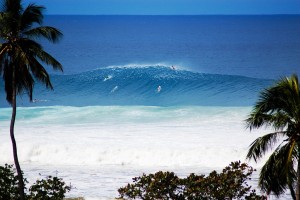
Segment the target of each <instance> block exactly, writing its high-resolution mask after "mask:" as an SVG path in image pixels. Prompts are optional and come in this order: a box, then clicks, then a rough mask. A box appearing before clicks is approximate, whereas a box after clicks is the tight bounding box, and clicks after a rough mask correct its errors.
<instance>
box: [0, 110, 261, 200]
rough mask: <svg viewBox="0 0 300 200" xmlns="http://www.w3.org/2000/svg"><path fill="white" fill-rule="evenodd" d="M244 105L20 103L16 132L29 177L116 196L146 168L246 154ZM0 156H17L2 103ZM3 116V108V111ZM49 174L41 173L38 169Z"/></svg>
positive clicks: (190, 166) (184, 168)
mask: <svg viewBox="0 0 300 200" xmlns="http://www.w3.org/2000/svg"><path fill="white" fill-rule="evenodd" d="M249 110H250V108H248V107H243V108H238V107H221V108H220V107H202V106H179V107H156V106H92V107H62V106H50V107H34V108H19V109H18V119H17V124H16V131H15V132H16V138H17V142H18V148H19V152H20V154H19V159H20V162H21V163H22V166H23V169H24V171H25V172H26V176H28V178H29V180H31V181H32V180H34V179H37V178H41V177H44V176H46V175H56V174H58V176H60V177H63V178H64V180H65V181H66V182H67V183H71V184H72V185H73V186H74V187H75V188H76V189H74V190H72V191H71V193H70V194H69V195H70V196H74V197H76V196H84V197H85V198H89V197H90V198H99V199H112V197H117V188H119V187H121V186H124V185H125V184H126V183H127V182H130V181H131V178H133V177H135V176H139V175H141V174H142V173H150V172H151V173H154V172H156V171H158V170H172V171H175V172H176V173H177V174H178V175H181V176H183V175H188V174H189V173H191V172H195V173H208V172H209V171H211V170H213V169H217V170H220V169H221V168H222V167H225V166H226V165H228V164H229V163H230V162H231V161H236V160H241V161H245V155H246V152H247V148H248V145H249V144H250V142H251V141H253V140H254V139H255V138H256V137H257V136H259V133H251V134H250V133H249V131H246V129H245V124H244V123H243V121H242V120H241V119H245V117H246V113H248V112H249ZM1 112H2V113H3V114H4V115H5V116H6V117H4V119H3V118H2V119H1V121H2V123H1V127H0V128H1V130H2V131H1V134H0V140H1V141H2V144H4V145H1V147H0V152H1V155H2V156H1V160H0V161H1V163H12V162H13V160H12V156H11V155H12V151H11V144H10V139H9V134H7V133H8V131H9V129H8V127H9V115H10V112H11V110H10V109H9V108H6V109H1ZM2 116H3V115H2ZM39 174H42V175H39Z"/></svg>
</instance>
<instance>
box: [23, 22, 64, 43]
mask: <svg viewBox="0 0 300 200" xmlns="http://www.w3.org/2000/svg"><path fill="white" fill-rule="evenodd" d="M23 34H24V35H25V36H27V37H28V38H36V39H38V38H45V39H47V40H49V41H50V42H53V43H56V42H58V41H59V40H60V39H61V37H62V35H63V34H62V33H61V32H60V31H59V30H58V29H56V28H54V27H51V26H40V27H36V28H33V29H31V30H28V31H25V32H24V33H23Z"/></svg>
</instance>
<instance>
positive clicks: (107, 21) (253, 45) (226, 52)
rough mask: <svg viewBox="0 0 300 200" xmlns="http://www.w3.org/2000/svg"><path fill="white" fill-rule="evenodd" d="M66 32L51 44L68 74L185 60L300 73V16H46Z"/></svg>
mask: <svg viewBox="0 0 300 200" xmlns="http://www.w3.org/2000/svg"><path fill="white" fill-rule="evenodd" d="M45 23H46V24H49V25H53V26H55V27H58V28H59V29H61V30H62V32H63V33H64V35H65V37H64V39H63V40H62V41H61V42H60V43H59V44H58V45H51V46H49V45H47V46H46V47H47V49H49V51H50V52H51V53H52V54H53V55H54V56H55V57H57V58H58V60H59V61H61V62H62V64H63V65H64V69H65V74H74V73H79V72H83V71H90V70H94V69H96V68H105V67H107V66H122V65H128V64H150V65H153V64H157V63H165V64H169V65H180V66H184V67H185V68H186V69H187V70H191V71H196V72H200V73H211V74H227V75H228V74H229V75H242V76H250V77H255V78H278V77H279V76H283V75H290V74H291V73H299V71H300V69H299V68H300V67H299V63H300V16H299V15H273V16H47V17H46V20H45Z"/></svg>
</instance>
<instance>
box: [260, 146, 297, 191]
mask: <svg viewBox="0 0 300 200" xmlns="http://www.w3.org/2000/svg"><path fill="white" fill-rule="evenodd" d="M295 147H296V142H295V141H290V142H288V143H287V144H285V145H283V146H279V147H278V148H277V149H276V150H275V151H274V152H273V154H272V155H271V156H270V157H269V159H268V160H267V162H266V163H265V164H264V166H263V167H262V169H261V172H260V176H259V186H260V188H261V189H262V191H264V192H267V193H270V192H273V193H274V194H275V195H276V196H280V195H281V194H283V193H284V192H285V190H286V189H287V188H288V187H289V186H291V185H293V183H294V182H295V180H296V171H295V169H294V162H295V159H296V148H295ZM291 189H292V188H291Z"/></svg>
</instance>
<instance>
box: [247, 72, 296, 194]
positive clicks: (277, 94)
mask: <svg viewBox="0 0 300 200" xmlns="http://www.w3.org/2000/svg"><path fill="white" fill-rule="evenodd" d="M299 116H300V85H299V81H298V76H297V75H295V74H294V75H292V76H291V77H285V78H282V79H280V80H279V81H277V83H276V84H275V85H273V86H271V87H270V88H267V89H265V90H263V91H262V92H261V93H260V95H259V99H258V101H257V102H256V103H255V105H254V107H253V109H252V111H251V113H250V115H249V117H248V118H247V119H246V123H247V126H248V128H249V129H250V130H252V129H259V128H263V127H269V128H272V129H273V131H272V132H271V133H268V134H266V135H264V136H261V137H259V138H257V139H256V140H254V141H253V142H252V144H251V145H250V148H249V151H248V154H247V158H248V159H253V160H254V161H256V162H257V161H258V160H259V159H261V158H262V157H263V156H265V154H266V153H267V152H268V151H273V153H272V154H271V156H270V157H269V158H268V159H267V161H266V163H265V164H264V166H263V167H262V169H261V171H260V176H259V182H258V185H259V187H260V189H261V190H262V191H264V192H266V193H267V194H270V193H272V194H274V195H276V196H280V195H281V194H283V193H285V191H286V189H290V191H291V196H292V198H293V199H300V193H298V194H297V192H295V189H296V188H299V187H300V185H299V183H300V182H299V180H300V176H299V173H298V174H297V171H299V170H300V168H299V167H300V163H299V162H300V151H299V148H300V129H299V127H300V120H299ZM280 141H282V142H280ZM297 166H298V169H296V167H297ZM296 194H297V197H296Z"/></svg>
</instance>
